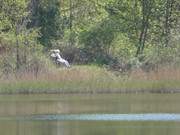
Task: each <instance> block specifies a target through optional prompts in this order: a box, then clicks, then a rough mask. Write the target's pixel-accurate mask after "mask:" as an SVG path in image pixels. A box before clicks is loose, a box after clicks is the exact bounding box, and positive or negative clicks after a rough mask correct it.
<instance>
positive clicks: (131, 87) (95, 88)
mask: <svg viewBox="0 0 180 135" xmlns="http://www.w3.org/2000/svg"><path fill="white" fill-rule="evenodd" d="M179 90H180V68H172V67H166V68H159V69H157V70H156V71H151V72H144V71H142V70H140V69H138V70H133V71H132V72H131V73H128V74H127V75H120V76H116V75H114V74H113V72H111V71H107V70H106V69H104V68H100V67H97V66H73V67H72V68H69V69H65V68H59V69H53V70H51V71H46V72H45V71H44V72H41V73H39V75H38V76H34V75H33V74H32V73H24V74H22V75H21V76H20V77H18V78H14V77H11V78H8V79H6V80H2V79H1V80H0V93H1V94H3V93H4V94H11V93H111V92H116V93H122V92H124V93H127V92H179Z"/></svg>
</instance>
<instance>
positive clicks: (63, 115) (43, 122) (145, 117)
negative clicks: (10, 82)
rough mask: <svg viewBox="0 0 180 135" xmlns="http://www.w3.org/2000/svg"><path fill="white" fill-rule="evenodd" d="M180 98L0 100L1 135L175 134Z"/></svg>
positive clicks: (128, 96)
mask: <svg viewBox="0 0 180 135" xmlns="http://www.w3.org/2000/svg"><path fill="white" fill-rule="evenodd" d="M179 133H180V94H101V95H100V94H99V95H52V94H51V95H13V96H9V95H8V96H5V95H1V96H0V135H179Z"/></svg>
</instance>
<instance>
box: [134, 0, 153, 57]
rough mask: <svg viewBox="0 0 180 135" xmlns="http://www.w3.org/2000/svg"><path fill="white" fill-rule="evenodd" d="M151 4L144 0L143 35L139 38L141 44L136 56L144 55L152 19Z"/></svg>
mask: <svg viewBox="0 0 180 135" xmlns="http://www.w3.org/2000/svg"><path fill="white" fill-rule="evenodd" d="M149 4H150V3H149V2H147V1H146V0H142V15H143V20H142V28H141V33H140V36H139V44H138V48H137V51H136V56H138V55H139V54H142V53H143V51H144V47H145V42H146V37H147V31H148V25H149V17H150V13H151V7H150V5H149Z"/></svg>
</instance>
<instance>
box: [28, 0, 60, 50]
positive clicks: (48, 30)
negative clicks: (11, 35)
mask: <svg viewBox="0 0 180 135" xmlns="http://www.w3.org/2000/svg"><path fill="white" fill-rule="evenodd" d="M37 4H38V5H36V6H37V7H36V8H34V10H35V11H33V14H32V17H31V24H30V25H31V27H34V26H35V27H39V28H40V33H41V36H40V37H39V41H40V42H41V44H42V45H44V46H46V47H50V46H52V41H54V40H57V39H60V38H62V37H63V29H64V24H63V19H64V18H63V17H62V16H61V13H60V6H61V5H60V1H59V0H43V1H40V2H39V3H37ZM33 6H34V5H33Z"/></svg>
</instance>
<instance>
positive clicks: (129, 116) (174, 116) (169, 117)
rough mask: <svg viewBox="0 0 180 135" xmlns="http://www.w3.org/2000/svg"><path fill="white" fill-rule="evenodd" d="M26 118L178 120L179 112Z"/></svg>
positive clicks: (179, 118) (36, 117) (31, 118)
mask: <svg viewBox="0 0 180 135" xmlns="http://www.w3.org/2000/svg"><path fill="white" fill-rule="evenodd" d="M24 118H25V119H26V120H27V119H30V120H59V121H178V122H180V114H168V113H149V114H70V115H68V114H65V115H61V114H60V115H35V116H31V117H24Z"/></svg>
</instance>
